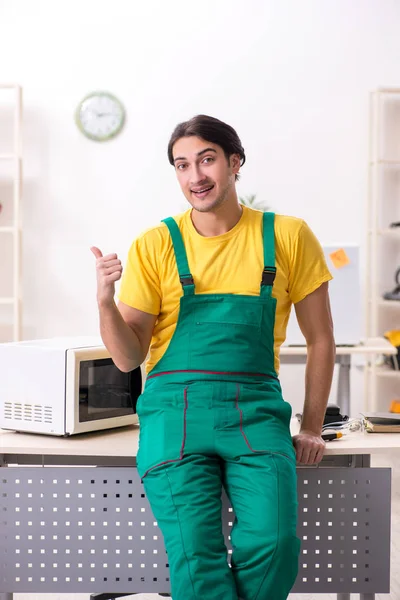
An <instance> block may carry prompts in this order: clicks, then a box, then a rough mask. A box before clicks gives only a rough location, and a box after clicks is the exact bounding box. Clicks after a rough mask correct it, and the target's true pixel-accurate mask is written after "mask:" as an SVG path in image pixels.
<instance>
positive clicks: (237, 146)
mask: <svg viewBox="0 0 400 600" xmlns="http://www.w3.org/2000/svg"><path fill="white" fill-rule="evenodd" d="M191 136H196V137H199V138H202V139H203V140H205V141H206V142H211V143H212V144H217V145H218V146H220V147H221V148H222V150H223V151H224V154H225V156H226V158H227V160H228V161H229V157H230V156H231V155H232V154H239V156H240V166H243V165H244V163H245V162H246V155H245V153H244V148H243V146H242V143H241V141H240V139H239V136H238V134H237V133H236V131H235V130H234V129H233V127H231V126H230V125H227V124H226V123H224V122H223V121H220V120H219V119H215V118H214V117H209V116H207V115H197V116H196V117H193V118H192V119H190V121H185V122H183V123H179V125H177V126H176V127H175V129H174V131H173V133H172V135H171V139H170V140H169V143H168V160H169V162H170V164H171V165H173V164H174V157H173V154H172V149H173V147H174V144H175V143H176V142H177V141H178V140H179V139H180V138H183V137H191ZM235 179H236V181H237V180H238V179H239V175H238V174H236V176H235Z"/></svg>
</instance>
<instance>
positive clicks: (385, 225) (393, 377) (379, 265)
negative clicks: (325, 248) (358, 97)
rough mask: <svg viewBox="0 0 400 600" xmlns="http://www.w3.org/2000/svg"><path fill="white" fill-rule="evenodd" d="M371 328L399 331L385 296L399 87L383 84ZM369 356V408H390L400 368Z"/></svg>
mask: <svg viewBox="0 0 400 600" xmlns="http://www.w3.org/2000/svg"><path fill="white" fill-rule="evenodd" d="M368 196H369V197H368V226H367V227H368V238H367V261H368V263H367V286H366V331H367V336H368V337H377V336H381V337H382V336H383V335H384V334H385V332H386V331H389V330H391V329H400V301H399V302H398V301H396V300H385V299H384V298H383V294H384V293H385V292H388V291H391V290H392V289H393V288H394V287H395V281H394V274H395V272H396V270H397V268H399V267H400V227H390V224H391V223H393V222H398V221H400V88H382V89H378V90H376V91H374V92H372V93H371V97H370V155H369V194H368ZM380 359H381V357H379V356H376V355H373V356H371V357H370V360H369V364H368V367H367V369H366V386H365V389H366V396H367V397H366V407H368V409H370V410H383V411H386V410H388V409H389V405H390V401H391V400H393V399H395V398H400V371H394V370H392V369H390V368H389V367H386V366H383V365H381V364H380Z"/></svg>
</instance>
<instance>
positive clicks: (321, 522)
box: [292, 468, 391, 593]
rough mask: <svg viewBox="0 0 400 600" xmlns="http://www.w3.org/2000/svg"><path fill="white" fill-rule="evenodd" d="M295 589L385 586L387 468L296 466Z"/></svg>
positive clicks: (380, 588) (383, 588) (342, 589)
mask: <svg viewBox="0 0 400 600" xmlns="http://www.w3.org/2000/svg"><path fill="white" fill-rule="evenodd" d="M297 474H298V486H297V489H298V498H299V511H298V515H299V518H298V528H297V533H298V536H299V537H300V539H301V541H302V546H301V551H300V552H301V554H300V563H299V567H300V569H299V575H298V577H297V580H296V583H295V586H294V588H293V590H292V591H294V592H298V593H301V592H309V591H313V592H316V593H318V592H353V593H355V592H359V593H368V592H369V593H378V592H381V593H388V592H389V591H390V507H391V499H390V498H391V471H390V469H385V468H379V469H376V468H373V469H369V468H361V469H359V468H355V469H351V468H348V469H346V468H334V469H330V468H326V469H298V470H297Z"/></svg>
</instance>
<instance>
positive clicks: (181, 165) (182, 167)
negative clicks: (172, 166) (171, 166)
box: [176, 163, 186, 171]
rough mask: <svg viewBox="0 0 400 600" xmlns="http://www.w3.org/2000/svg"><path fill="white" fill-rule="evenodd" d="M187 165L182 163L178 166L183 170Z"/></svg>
mask: <svg viewBox="0 0 400 600" xmlns="http://www.w3.org/2000/svg"><path fill="white" fill-rule="evenodd" d="M185 166H186V165H184V164H183V163H181V164H180V165H178V166H177V167H176V168H177V169H179V170H180V171H183V169H184V168H185Z"/></svg>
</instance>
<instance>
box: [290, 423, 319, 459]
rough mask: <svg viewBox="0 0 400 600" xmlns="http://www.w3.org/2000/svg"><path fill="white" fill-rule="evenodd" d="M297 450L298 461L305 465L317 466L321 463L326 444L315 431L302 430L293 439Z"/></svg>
mask: <svg viewBox="0 0 400 600" xmlns="http://www.w3.org/2000/svg"><path fill="white" fill-rule="evenodd" d="M292 441H293V446H294V449H295V450H296V461H297V462H298V463H301V464H303V465H316V464H318V463H319V462H321V460H322V457H323V455H324V450H325V442H324V440H323V439H322V437H321V435H320V434H318V433H315V432H314V431H309V430H307V429H301V430H300V432H299V433H298V434H297V435H294V436H293V437H292Z"/></svg>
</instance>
